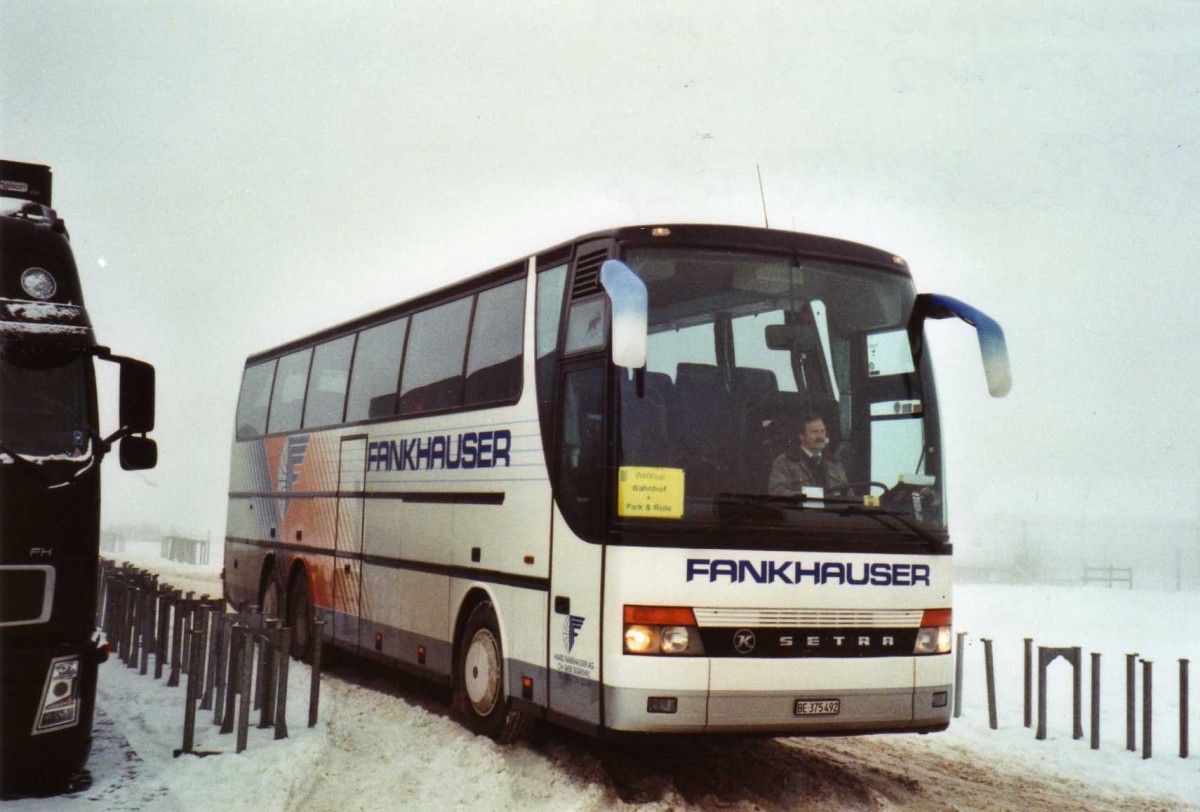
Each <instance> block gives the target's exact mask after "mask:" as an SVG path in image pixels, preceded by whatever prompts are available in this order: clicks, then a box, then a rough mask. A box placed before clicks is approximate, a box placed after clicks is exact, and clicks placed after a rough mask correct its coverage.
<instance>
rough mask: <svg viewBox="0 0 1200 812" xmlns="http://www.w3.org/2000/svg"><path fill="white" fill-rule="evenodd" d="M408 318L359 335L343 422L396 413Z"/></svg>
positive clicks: (373, 328)
mask: <svg viewBox="0 0 1200 812" xmlns="http://www.w3.org/2000/svg"><path fill="white" fill-rule="evenodd" d="M407 333H408V319H407V318H403V319H396V320H395V321H389V322H386V323H384V324H379V325H376V326H375V327H372V328H370V329H368V330H363V331H362V332H361V333H359V334H358V346H357V347H356V348H355V350H354V368H353V369H352V370H351V373H350V395H349V397H348V398H347V400H346V422H347V423H352V422H354V421H356V420H366V419H367V418H369V417H389V416H391V415H394V414H395V413H396V388H397V386H398V385H399V382H400V360H401V358H403V356H404V337H405V335H406V334H407Z"/></svg>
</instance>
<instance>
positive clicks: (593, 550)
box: [549, 365, 605, 726]
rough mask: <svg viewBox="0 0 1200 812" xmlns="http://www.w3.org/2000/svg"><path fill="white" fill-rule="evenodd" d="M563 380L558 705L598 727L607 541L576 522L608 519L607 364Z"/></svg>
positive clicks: (553, 705)
mask: <svg viewBox="0 0 1200 812" xmlns="http://www.w3.org/2000/svg"><path fill="white" fill-rule="evenodd" d="M562 383H563V385H562V412H561V414H562V420H561V421H560V424H559V437H558V438H557V443H556V445H557V448H558V460H557V465H556V473H555V488H556V489H557V490H558V498H557V500H556V502H557V504H556V506H555V509H554V519H553V533H554V536H553V539H554V541H553V556H552V566H551V574H550V628H549V637H550V646H549V657H550V662H549V688H550V710H551V712H553V713H556V714H562V715H563V716H566V717H570V719H571V720H575V721H578V722H582V723H584V724H585V725H587V726H591V725H599V724H600V723H601V721H602V719H601V701H600V697H601V674H600V640H601V634H600V632H601V628H600V615H601V609H602V606H601V595H602V589H601V573H602V571H603V567H604V546H603V545H602V544H598V543H595V542H594V541H584V540H582V539H581V538H580V537H579V534H578V533H577V532H576V529H577V530H579V531H580V532H581V533H582V534H584V535H587V536H592V537H595V536H596V535H597V533H596V531H595V528H596V526H597V524H602V523H603V521H604V517H603V514H602V513H601V512H600V511H602V510H603V499H602V498H600V497H601V494H602V493H603V490H604V489H603V485H602V484H601V483H602V481H603V477H604V470H605V467H604V453H605V443H604V367H603V366H602V365H587V366H582V367H576V368H575V369H568V370H567V371H566V372H565V374H564V375H563V378H562ZM560 507H561V510H560V509H559V508H560ZM572 528H575V529H572ZM560 721H562V720H561V719H560Z"/></svg>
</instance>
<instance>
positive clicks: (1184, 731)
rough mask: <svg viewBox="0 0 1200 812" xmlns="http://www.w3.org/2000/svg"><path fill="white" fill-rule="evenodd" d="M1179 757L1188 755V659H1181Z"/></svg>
mask: <svg viewBox="0 0 1200 812" xmlns="http://www.w3.org/2000/svg"><path fill="white" fill-rule="evenodd" d="M1179 757H1180V758H1187V757H1188V661H1187V660H1180V661H1179Z"/></svg>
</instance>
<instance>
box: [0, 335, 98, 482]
mask: <svg viewBox="0 0 1200 812" xmlns="http://www.w3.org/2000/svg"><path fill="white" fill-rule="evenodd" d="M88 392H89V388H88V358H87V357H86V356H82V355H80V354H79V353H78V352H71V351H66V350H62V349H59V348H46V347H31V346H29V345H25V344H15V343H10V342H4V343H0V446H2V447H3V448H4V452H0V453H2V454H3V456H4V457H5V458H7V457H9V456H10V455H12V454H20V455H22V456H23V457H26V458H29V459H33V460H35V461H81V462H82V461H84V460H87V459H89V458H90V456H91V447H92V445H91V436H92V434H93V428H94V427H93V425H92V421H91V418H90V411H91V410H90V404H89V397H88ZM6 461H7V459H6Z"/></svg>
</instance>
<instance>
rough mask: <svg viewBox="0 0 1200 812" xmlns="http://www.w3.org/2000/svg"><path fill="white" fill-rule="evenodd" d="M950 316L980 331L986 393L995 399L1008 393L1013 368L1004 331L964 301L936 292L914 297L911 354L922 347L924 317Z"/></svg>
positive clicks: (909, 329)
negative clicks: (1009, 360) (1010, 364)
mask: <svg viewBox="0 0 1200 812" xmlns="http://www.w3.org/2000/svg"><path fill="white" fill-rule="evenodd" d="M951 316H954V317H957V318H960V319H962V320H963V321H965V322H966V323H967V324H969V325H971V326H972V327H974V328H975V332H976V333H978V334H979V353H980V355H981V356H982V357H983V372H984V375H985V376H986V377H987V382H988V392H989V393H991V395H992V397H994V398H1002V397H1004V396H1005V395H1007V394H1008V393H1009V390H1011V389H1012V370H1011V368H1010V367H1009V363H1008V345H1007V344H1006V343H1005V341H1004V330H1003V329H1002V328H1001V327H1000V325H999V324H998V323H997V322H996V321H995V319H993V318H992V317H991V316H988V315H987V314H986V313H984V312H983V311H981V310H977V309H975V308H974V307H972V306H971V305H969V304H967V303H966V302H960V301H959V300H958V299H953V298H951V297H949V296H942V295H941V294H938V293H922V294H919V295H918V296H917V300H916V302H915V303H914V304H913V311H912V316H911V317H910V318H909V320H908V340H909V343H911V344H912V347H913V357H914V358H916V357H918V356H919V355H920V352H921V348H922V347H923V346H924V345H923V338H924V331H925V328H924V325H925V320H926V319H946V318H950V317H951Z"/></svg>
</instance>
